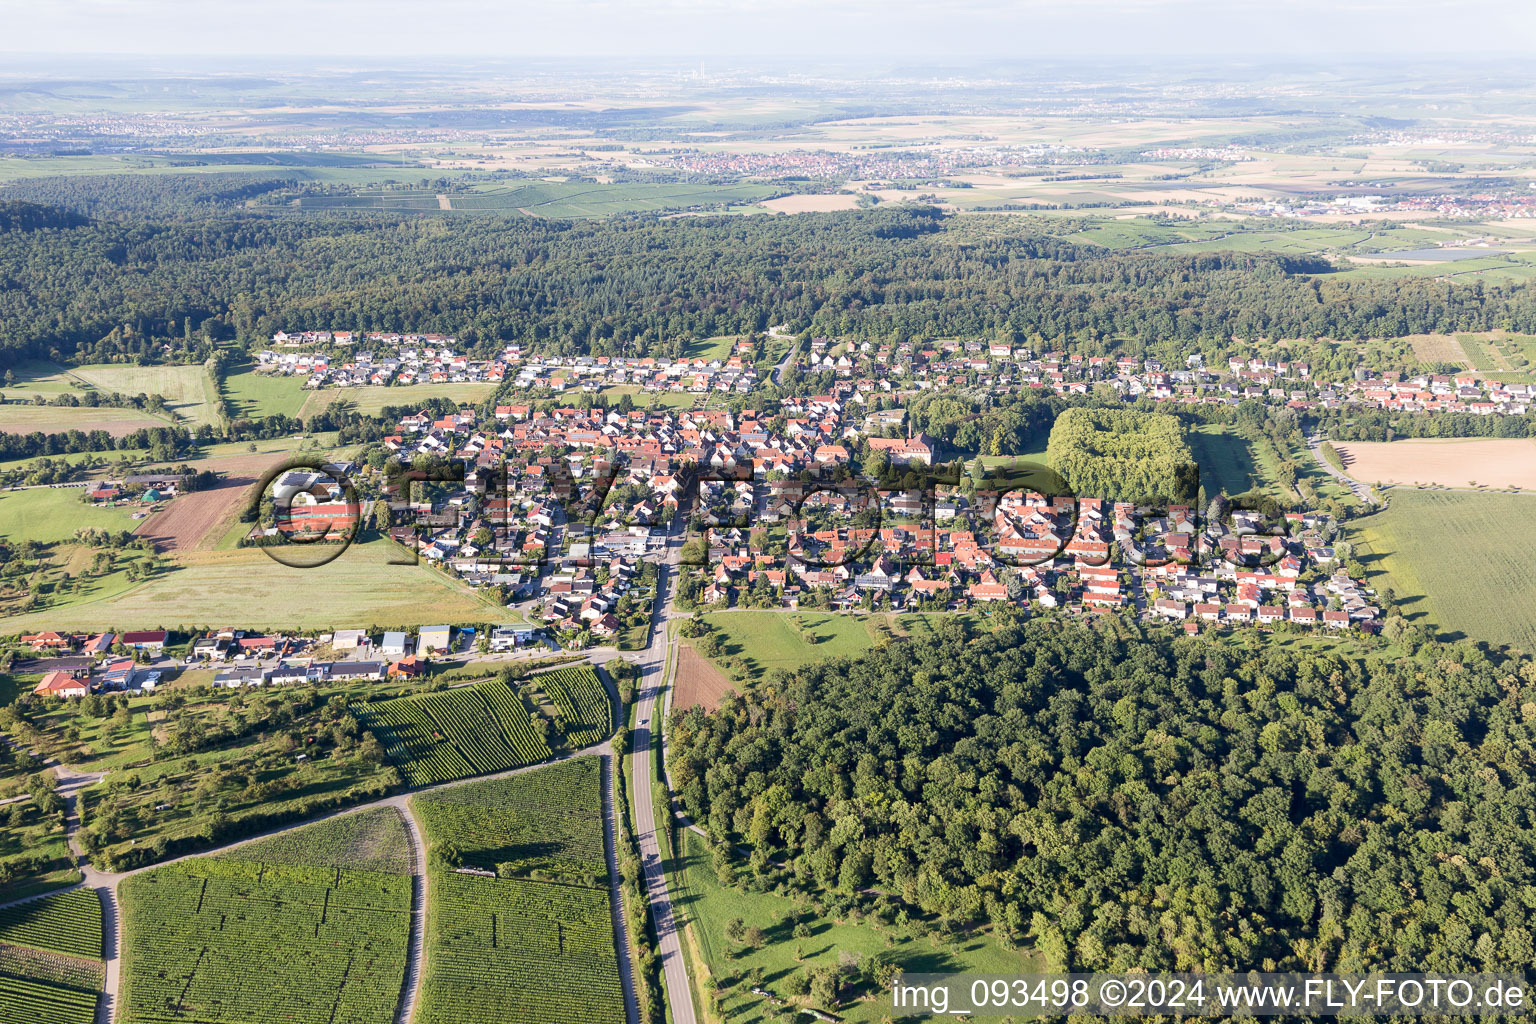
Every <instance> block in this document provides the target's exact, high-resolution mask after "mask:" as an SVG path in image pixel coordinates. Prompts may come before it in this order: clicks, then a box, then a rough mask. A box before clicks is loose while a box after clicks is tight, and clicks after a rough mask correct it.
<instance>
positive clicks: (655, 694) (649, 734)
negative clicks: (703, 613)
mask: <svg viewBox="0 0 1536 1024" xmlns="http://www.w3.org/2000/svg"><path fill="white" fill-rule="evenodd" d="M679 539H680V538H678V537H677V536H675V535H672V536H669V537H668V538H667V558H666V561H665V562H664V563H663V564H662V565H661V566H660V567H659V570H660V571H659V572H658V574H657V577H656V610H655V612H654V613H653V614H652V616H651V642H650V644H649V645H648V646H647V647H646V649H645V651H644V652H643V653H642V654H641V656H640V658H639V659H638V661H637V662H636V664H637V665H638V666H639V668H640V681H639V687H638V696H637V699H636V702H635V731H634V744H633V746H634V763H633V771H632V773H631V776H632V778H633V780H634V789H635V835H636V837H637V838H638V839H639V842H640V863H641V866H642V867H643V869H644V871H645V892H646V899H647V901H648V902H649V903H650V905H651V914H652V916H653V917H654V918H655V921H656V940H657V947H658V952H659V953H660V955H661V970H662V974H663V976H664V977H665V978H666V982H667V1002H668V1004H669V1005H670V1007H671V1010H672V1024H697V1018H696V1017H695V1015H694V1011H693V989H692V986H691V985H690V984H689V981H688V965H687V962H686V961H684V960H683V947H682V941H681V939H680V938H679V935H678V925H677V920H676V916H675V914H674V911H673V907H672V898H671V895H670V893H669V892H668V890H667V875H666V871H665V869H664V866H663V864H662V859H661V841H660V839H659V838H658V837H657V834H656V828H657V823H656V813H655V809H654V805H653V804H652V797H651V777H652V775H653V774H654V772H655V768H654V766H653V765H652V763H651V759H652V751H653V750H656V749H657V748H659V747H660V745H661V739H660V736H661V732H660V729H661V724H662V717H663V716H664V715H665V714H666V696H667V680H666V669H667V660H668V658H667V654H668V648H669V647H670V645H671V644H672V643H673V641H672V640H671V639H670V637H669V633H670V631H669V630H668V628H667V625H668V623H669V622H670V621H671V619H672V616H673V614H674V611H673V606H672V590H671V586H670V585H671V579H670V576H671V569H672V568H673V567H674V566H675V565H676V564H677V557H678V554H679V553H680V546H679V545H678V544H677V541H678V540H679ZM668 804H669V806H670V800H669V801H668Z"/></svg>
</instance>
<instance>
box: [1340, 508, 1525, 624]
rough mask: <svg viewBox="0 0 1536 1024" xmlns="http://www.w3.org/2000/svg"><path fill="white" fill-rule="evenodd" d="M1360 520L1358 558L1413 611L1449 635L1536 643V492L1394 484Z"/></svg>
mask: <svg viewBox="0 0 1536 1024" xmlns="http://www.w3.org/2000/svg"><path fill="white" fill-rule="evenodd" d="M1389 498H1390V502H1389V505H1388V507H1387V508H1386V509H1385V510H1384V511H1382V512H1379V513H1376V514H1375V515H1372V516H1369V517H1367V518H1364V519H1360V520H1357V521H1356V522H1354V523H1352V524H1351V527H1350V533H1349V539H1350V541H1351V542H1353V544H1354V546H1355V556H1356V557H1357V558H1359V559H1360V561H1362V562H1364V563H1365V565H1366V566H1367V568H1368V569H1369V570H1370V571H1371V574H1372V579H1371V584H1372V585H1373V586H1374V587H1376V588H1377V589H1378V590H1380V589H1382V588H1384V587H1391V588H1392V589H1393V591H1394V592H1395V594H1396V596H1397V601H1398V604H1399V606H1400V607H1401V610H1402V613H1403V615H1404V617H1405V618H1407V619H1408V620H1409V621H1410V622H1414V623H1416V624H1423V625H1429V626H1431V627H1438V629H1439V630H1441V631H1442V632H1444V633H1449V634H1452V635H1457V636H1470V637H1476V638H1477V639H1480V640H1489V641H1492V642H1494V643H1501V644H1513V645H1516V646H1518V647H1521V648H1523V649H1524V650H1526V651H1533V650H1536V555H1533V554H1532V551H1531V548H1530V545H1529V544H1526V543H1523V539H1524V538H1527V537H1532V536H1536V495H1527V494H1473V493H1467V492H1451V491H1417V490H1405V489H1401V488H1394V489H1393V490H1391V491H1390V492H1389Z"/></svg>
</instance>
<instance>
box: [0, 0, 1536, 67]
mask: <svg viewBox="0 0 1536 1024" xmlns="http://www.w3.org/2000/svg"><path fill="white" fill-rule="evenodd" d="M0 9H4V10H5V13H6V16H7V23H8V27H9V28H10V30H11V37H12V39H13V40H16V41H18V42H20V43H23V44H24V50H23V52H26V53H32V54H49V55H54V56H58V57H63V58H66V59H67V58H68V57H72V56H145V57H167V56H177V55H187V54H196V55H199V56H208V57H229V56H240V55H249V56H250V57H251V58H252V59H260V57H259V56H258V55H259V54H271V55H287V56H291V57H295V58H302V57H317V56H318V57H330V58H333V57H335V56H336V54H337V52H338V50H340V51H342V52H343V53H347V52H351V53H355V52H357V51H358V50H360V49H361V50H366V51H367V52H369V53H370V54H372V55H373V56H374V57H375V58H377V59H394V58H399V57H410V56H420V57H422V58H433V57H436V58H442V57H454V58H461V59H462V58H465V57H466V56H473V57H475V58H479V57H488V56H498V54H497V53H496V49H495V48H496V47H498V46H500V47H505V48H506V50H507V51H508V53H507V55H505V56H503V57H502V59H509V60H524V59H537V58H538V57H541V56H542V57H555V58H560V59H577V60H582V59H587V60H591V59H604V60H607V59H611V58H613V57H615V56H625V55H635V54H637V53H640V52H643V53H645V54H647V55H649V56H648V58H646V59H655V58H670V59H681V58H697V57H698V56H700V55H703V56H705V57H706V58H708V57H709V56H716V57H725V58H729V59H735V58H736V57H740V56H747V55H757V54H763V53H765V52H770V53H771V52H775V51H776V52H779V53H786V54H794V55H795V56H794V57H793V58H792V59H816V60H824V59H850V58H851V59H860V58H870V59H898V60H899V59H906V58H907V57H910V56H917V55H922V56H925V57H928V58H930V59H953V58H956V57H960V58H965V59H984V60H990V59H997V58H1020V59H1039V58H1040V57H1042V56H1048V55H1050V54H1052V53H1063V52H1065V53H1070V54H1080V53H1081V54H1087V53H1093V54H1096V55H1099V56H1101V57H1126V56H1135V55H1138V54H1140V55H1146V54H1147V53H1148V51H1149V50H1151V51H1160V52H1161V53H1162V54H1164V55H1166V59H1170V60H1172V59H1177V56H1176V55H1182V56H1186V57H1187V56H1204V57H1209V56H1211V55H1212V54H1221V53H1227V52H1230V51H1233V50H1238V51H1241V52H1242V53H1244V54H1246V55H1247V56H1248V57H1249V58H1252V57H1258V56H1265V57H1270V58H1275V59H1284V58H1291V57H1297V56H1306V55H1317V56H1319V57H1326V58H1337V57H1339V56H1341V55H1347V54H1353V53H1357V52H1359V51H1360V50H1361V49H1362V48H1366V49H1369V51H1370V52H1371V53H1372V54H1373V55H1376V56H1377V57H1378V58H1380V59H1390V58H1399V59H1400V58H1404V57H1409V58H1413V57H1421V56H1427V55H1434V54H1457V55H1462V56H1467V57H1473V56H1480V57H1486V56H1487V55H1488V54H1489V53H1490V52H1497V53H1500V54H1508V55H1509V56H1511V57H1514V56H1519V55H1529V54H1530V53H1532V52H1533V51H1536V6H1533V5H1530V4H1522V3H1518V2H1516V0H1471V2H1469V3H1464V4H1461V5H1458V8H1457V10H1456V11H1455V17H1456V19H1457V21H1458V22H1459V23H1460V24H1462V25H1465V26H1467V27H1468V29H1469V30H1468V31H1463V32H1447V31H1446V30H1445V26H1444V25H1443V19H1444V16H1445V12H1444V10H1443V8H1441V7H1440V6H1439V5H1436V4H1433V3H1430V2H1428V0H1408V2H1405V3H1392V2H1389V0H1352V2H1344V3H1326V2H1323V0H1299V2H1293V3H1291V4H1289V5H1286V7H1285V9H1284V10H1283V12H1281V13H1280V15H1279V16H1278V17H1277V15H1276V12H1275V11H1274V8H1273V5H1271V4H1267V3H1263V2H1258V0H1240V2H1236V3H1216V2H1213V0H1130V2H1120V3H1112V2H1110V0H1082V2H1078V3H1064V2H1060V0H1025V2H1022V3H1008V2H1002V0H969V2H965V3H962V4H960V5H958V6H950V7H948V8H946V9H944V10H942V11H936V10H934V9H932V8H930V7H927V6H924V5H920V4H915V3H911V2H896V3H884V4H877V3H874V2H873V0H828V2H821V3H811V2H809V0H779V2H777V3H774V4H771V5H748V4H744V3H740V2H738V0H673V2H671V3H668V4H664V5H658V6H650V7H646V8H640V7H637V6H635V5H631V4H623V3H613V2H611V0H573V2H572V3H568V4H565V5H562V6H561V7H560V8H559V9H558V10H553V9H550V8H548V7H546V6H543V5H532V4H512V5H508V6H506V7H503V8H498V9H494V10H485V9H483V8H482V6H481V5H479V4H476V3H474V2H473V0H445V2H443V3H440V4H438V5H437V6H436V7H435V8H434V9H433V11H432V12H431V15H432V17H431V19H430V20H423V18H422V16H421V15H422V12H421V11H420V10H419V9H418V8H417V7H416V6H415V5H408V4H405V3H403V2H401V0H379V2H375V3H369V4H364V3H362V2H361V0H330V2H327V3H321V4H316V3H299V2H297V0H272V2H269V3H263V4H260V5H257V4H254V3H249V2H243V0H242V2H231V3H226V4H223V5H220V6H219V7H218V8H217V9H216V10H215V11H213V12H212V13H210V11H209V9H208V8H206V7H204V6H203V5H194V4H191V3H188V2H186V0H64V2H61V3H55V4H50V5H47V6H46V7H35V6H33V5H24V4H20V3H15V2H11V0H8V2H6V3H5V4H4V6H3V8H0ZM468 24H472V25H473V26H474V36H475V38H476V40H477V43H476V45H477V46H482V47H486V48H487V49H485V50H483V51H481V52H479V53H477V54H473V55H470V54H466V53H465V52H464V38H463V37H464V32H465V26H466V25H468ZM573 26H579V31H573ZM808 27H809V28H812V29H814V31H807V28H808ZM296 28H302V29H304V30H303V31H296ZM1489 39H1496V40H1503V41H1508V42H1504V43H1503V44H1502V45H1501V46H1500V48H1498V49H1497V50H1490V48H1489V46H1488V43H1487V40H1489ZM338 40H340V41H341V42H340V43H339V44H338ZM745 41H750V42H745Z"/></svg>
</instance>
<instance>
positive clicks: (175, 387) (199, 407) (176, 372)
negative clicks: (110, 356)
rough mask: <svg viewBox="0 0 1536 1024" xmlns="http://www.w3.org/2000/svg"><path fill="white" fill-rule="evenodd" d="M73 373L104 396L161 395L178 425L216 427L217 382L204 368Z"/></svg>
mask: <svg viewBox="0 0 1536 1024" xmlns="http://www.w3.org/2000/svg"><path fill="white" fill-rule="evenodd" d="M70 373H71V374H72V375H73V376H74V377H75V378H76V379H78V380H80V381H82V382H84V383H85V384H88V385H90V386H91V387H92V388H94V389H95V390H97V391H99V392H101V393H103V394H112V393H114V392H116V393H118V394H123V395H159V396H161V397H162V398H164V399H165V407H166V409H167V410H169V411H170V413H171V416H172V418H173V419H174V420H175V422H177V423H178V424H183V425H186V426H200V425H202V424H204V423H216V422H217V421H218V417H217V416H216V415H215V412H214V402H215V401H216V400H217V398H218V394H217V392H216V391H215V390H214V386H213V379H212V378H211V377H209V375H208V371H207V370H206V369H204V368H203V367H202V366H200V365H198V366H135V365H133V364H131V363H102V364H98V365H91V366H77V367H75V368H74V369H73V370H71V371H70Z"/></svg>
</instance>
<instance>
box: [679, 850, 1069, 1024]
mask: <svg viewBox="0 0 1536 1024" xmlns="http://www.w3.org/2000/svg"><path fill="white" fill-rule="evenodd" d="M681 835H682V837H683V840H682V841H683V847H682V857H681V864H680V865H679V866H678V869H677V870H675V871H672V872H670V873H669V874H670V877H671V878H672V879H673V880H674V884H675V887H676V891H675V893H674V896H673V900H674V903H673V905H674V906H675V907H678V908H680V910H681V915H682V917H683V919H684V922H685V925H686V938H687V943H686V948H687V949H688V950H689V951H690V953H691V954H692V955H691V959H692V961H693V966H694V968H695V973H696V974H698V975H699V976H700V977H701V980H702V982H703V986H702V987H703V988H704V989H705V991H708V990H709V989H710V988H711V987H712V986H714V985H717V984H719V983H720V979H734V981H733V983H731V984H730V985H728V986H725V987H724V993H723V1000H722V1003H723V1005H722V1007H721V1016H722V1018H723V1019H725V1020H729V1021H732V1022H733V1024H773V1022H776V1021H778V1020H780V1019H782V1018H781V1017H780V1016H779V1009H778V1008H775V1007H774V1006H772V1005H771V1004H770V1003H769V1001H768V1000H767V999H765V998H764V997H762V996H758V995H754V994H753V993H752V992H751V991H750V988H751V985H750V983H748V982H746V981H745V980H744V979H745V978H746V976H747V975H749V974H750V973H751V972H753V971H754V970H757V969H761V970H762V972H763V978H764V984H763V987H764V988H765V989H766V990H767V991H769V992H772V993H775V994H776V995H778V996H779V997H780V998H787V993H786V992H785V990H784V988H783V981H784V979H785V978H787V977H788V976H789V975H791V974H794V973H798V972H804V971H808V970H813V969H817V968H825V967H835V966H837V964H838V961H839V958H840V957H843V956H844V955H850V956H858V957H860V958H869V957H879V958H881V959H882V960H885V961H887V962H889V963H894V964H899V965H901V967H903V968H904V969H905V970H907V971H909V972H911V973H926V972H945V973H948V972H961V971H976V972H980V973H991V974H1020V973H1025V972H1031V971H1043V970H1045V965H1044V958H1043V957H1041V956H1040V955H1038V954H1036V953H1034V952H1033V951H1030V950H1013V951H1010V950H1006V949H1003V948H1002V946H1001V945H999V944H998V943H997V942H996V941H994V940H993V939H992V938H991V936H990V935H988V934H986V933H984V932H983V933H978V934H972V935H968V936H963V937H957V938H953V939H947V940H945V941H944V942H942V943H937V942H935V941H931V940H927V939H924V938H923V937H922V931H921V930H920V928H918V927H917V926H916V924H915V923H914V924H913V925H903V924H896V923H889V922H890V921H891V918H890V917H889V916H888V917H887V919H886V921H881V920H879V919H878V918H876V917H874V916H869V917H865V918H863V919H849V918H831V917H827V916H822V915H818V914H816V913H815V912H814V911H812V910H810V909H808V908H807V907H806V906H805V904H804V903H803V902H798V901H796V900H794V899H791V898H789V897H787V896H781V895H778V894H775V893H771V892H747V891H744V890H742V889H738V888H736V887H734V886H722V885H721V884H720V881H719V879H718V878H717V876H716V871H715V864H714V851H713V850H712V848H711V847H710V845H709V843H708V841H707V840H705V839H704V838H703V837H701V836H698V835H695V834H694V833H692V832H690V831H687V830H684V831H683V832H682V833H681ZM738 918H739V919H740V920H741V922H742V924H743V926H744V927H745V928H746V929H753V928H755V929H758V930H759V931H760V932H761V935H762V942H761V943H760V944H758V945H756V946H752V947H749V946H746V945H744V944H742V943H734V942H732V941H731V940H730V939H728V938H727V937H726V936H727V934H728V926H729V925H730V923H731V922H732V921H733V920H735V919H738ZM701 966H702V968H703V970H702V971H701V970H699V968H700V967H701ZM865 991H867V989H866V990H865ZM859 994H860V995H862V994H863V992H861V993H859ZM795 1005H796V1006H804V1007H812V1006H814V1004H812V1003H811V1002H809V1001H808V1000H806V999H805V998H804V997H802V998H801V1000H799V1001H798V1002H796V1003H795ZM815 1008H816V1009H819V1010H823V1011H830V1012H832V1013H834V1014H835V1015H836V1016H837V1018H838V1019H840V1020H844V1021H848V1022H850V1024H874V1022H877V1021H881V1020H884V1019H886V1018H885V1016H884V1015H885V1014H888V1013H889V1012H890V1007H889V1005H888V1004H886V1003H885V1001H884V1000H880V999H871V1000H863V999H857V1000H853V1001H848V1000H845V1001H844V1003H843V1005H841V1006H838V1007H835V1008H834V1007H826V1006H817V1007H815ZM796 1019H798V1020H809V1019H810V1018H809V1017H804V1016H801V1017H797V1018H796Z"/></svg>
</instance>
